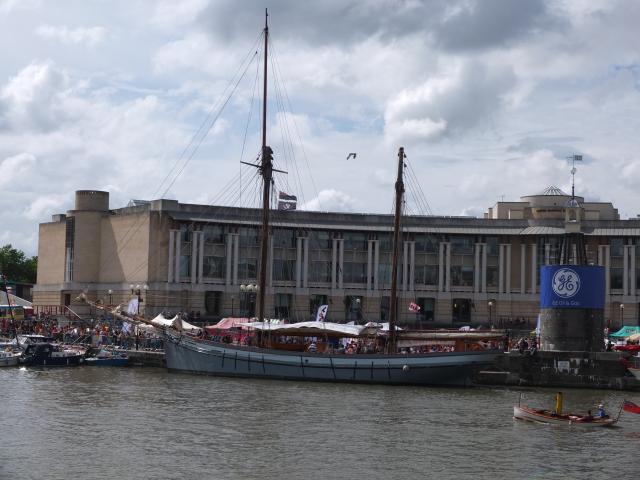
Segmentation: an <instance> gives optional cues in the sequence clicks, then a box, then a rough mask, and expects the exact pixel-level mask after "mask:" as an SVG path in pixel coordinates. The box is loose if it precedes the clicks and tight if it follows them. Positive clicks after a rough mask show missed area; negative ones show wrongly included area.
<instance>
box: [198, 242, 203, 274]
mask: <svg viewBox="0 0 640 480" xmlns="http://www.w3.org/2000/svg"><path fill="white" fill-rule="evenodd" d="M198 252H199V254H198V283H204V232H200V249H199V250H198Z"/></svg>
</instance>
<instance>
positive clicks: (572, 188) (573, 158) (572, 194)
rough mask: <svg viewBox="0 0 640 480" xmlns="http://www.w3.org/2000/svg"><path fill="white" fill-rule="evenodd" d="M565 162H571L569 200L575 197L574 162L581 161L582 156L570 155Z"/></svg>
mask: <svg viewBox="0 0 640 480" xmlns="http://www.w3.org/2000/svg"><path fill="white" fill-rule="evenodd" d="M567 160H571V198H572V199H574V198H575V196H576V172H577V171H578V170H576V162H581V161H582V155H570V156H568V157H567Z"/></svg>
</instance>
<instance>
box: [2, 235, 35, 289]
mask: <svg viewBox="0 0 640 480" xmlns="http://www.w3.org/2000/svg"><path fill="white" fill-rule="evenodd" d="M37 268H38V257H27V256H26V255H25V254H24V252H23V251H22V250H17V249H15V248H13V247H12V246H11V244H8V245H5V246H4V247H2V248H0V273H2V274H4V275H5V276H6V277H7V280H9V281H14V282H26V283H35V282H36V271H37Z"/></svg>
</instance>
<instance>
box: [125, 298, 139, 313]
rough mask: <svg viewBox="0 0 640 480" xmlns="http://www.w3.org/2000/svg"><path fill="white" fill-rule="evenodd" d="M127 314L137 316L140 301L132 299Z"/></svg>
mask: <svg viewBox="0 0 640 480" xmlns="http://www.w3.org/2000/svg"><path fill="white" fill-rule="evenodd" d="M127 313H128V314H129V315H137V314H138V299H137V298H132V299H131V300H129V305H127Z"/></svg>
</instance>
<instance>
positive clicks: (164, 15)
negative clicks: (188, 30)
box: [151, 0, 209, 28]
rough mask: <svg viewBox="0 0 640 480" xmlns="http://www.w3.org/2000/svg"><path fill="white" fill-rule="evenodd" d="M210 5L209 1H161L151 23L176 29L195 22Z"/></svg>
mask: <svg viewBox="0 0 640 480" xmlns="http://www.w3.org/2000/svg"><path fill="white" fill-rule="evenodd" d="M208 5H209V0H180V1H179V2H176V1H175V0H161V1H160V2H158V4H157V5H156V8H155V11H154V13H153V16H152V17H151V23H152V24H155V25H157V26H159V27H161V28H176V27H180V26H184V25H185V24H188V23H191V22H193V20H195V19H196V17H197V16H198V15H199V14H200V13H201V12H202V11H203V10H204V9H205V8H206V7H207V6H208Z"/></svg>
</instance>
